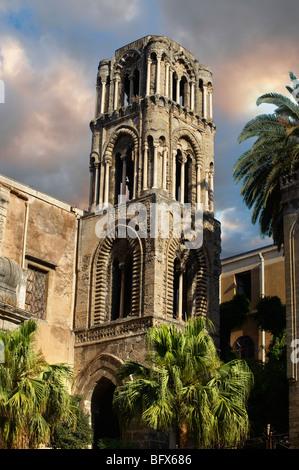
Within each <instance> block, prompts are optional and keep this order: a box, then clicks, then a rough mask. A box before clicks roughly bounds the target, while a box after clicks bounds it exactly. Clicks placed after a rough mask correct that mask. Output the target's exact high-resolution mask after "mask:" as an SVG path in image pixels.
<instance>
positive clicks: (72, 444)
mask: <svg viewBox="0 0 299 470" xmlns="http://www.w3.org/2000/svg"><path fill="white" fill-rule="evenodd" d="M81 399H82V397H81V396H80V395H74V396H72V406H73V409H74V413H75V415H76V422H75V425H73V424H72V423H69V422H68V421H64V422H61V423H60V424H59V425H58V426H56V427H55V429H54V432H53V434H52V436H51V446H52V447H53V448H54V449H87V448H88V447H89V446H90V445H92V443H93V431H92V428H91V427H90V424H89V416H88V414H86V413H85V412H84V411H83V409H82V407H81V406H80V401H81Z"/></svg>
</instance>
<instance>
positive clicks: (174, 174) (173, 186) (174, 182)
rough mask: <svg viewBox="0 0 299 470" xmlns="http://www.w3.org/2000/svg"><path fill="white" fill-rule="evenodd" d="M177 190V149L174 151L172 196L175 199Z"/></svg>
mask: <svg viewBox="0 0 299 470" xmlns="http://www.w3.org/2000/svg"><path fill="white" fill-rule="evenodd" d="M175 190H176V150H173V151H172V197H173V198H174V199H175Z"/></svg>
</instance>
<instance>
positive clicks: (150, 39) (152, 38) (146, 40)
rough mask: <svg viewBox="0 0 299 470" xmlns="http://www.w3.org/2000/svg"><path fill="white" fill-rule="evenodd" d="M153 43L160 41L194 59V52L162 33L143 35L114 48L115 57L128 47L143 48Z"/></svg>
mask: <svg viewBox="0 0 299 470" xmlns="http://www.w3.org/2000/svg"><path fill="white" fill-rule="evenodd" d="M155 43H162V44H164V46H167V47H171V48H173V49H177V50H178V51H182V52H184V53H185V54H186V55H188V56H189V57H190V58H191V59H193V60H194V54H192V52H190V51H188V50H187V49H186V48H185V47H183V46H181V45H180V44H179V43H177V42H176V41H174V40H173V39H171V38H169V37H168V36H162V35H147V36H143V37H142V38H139V39H136V40H135V41H133V42H131V43H129V44H127V45H125V46H122V47H120V48H119V49H116V51H115V57H116V58H117V57H120V56H121V55H122V54H123V53H124V52H125V51H126V50H129V49H143V48H145V47H146V46H148V45H150V44H155Z"/></svg>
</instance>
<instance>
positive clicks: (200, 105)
mask: <svg viewBox="0 0 299 470" xmlns="http://www.w3.org/2000/svg"><path fill="white" fill-rule="evenodd" d="M198 92H199V93H198V112H199V114H200V115H203V81H202V79H200V80H199V82H198Z"/></svg>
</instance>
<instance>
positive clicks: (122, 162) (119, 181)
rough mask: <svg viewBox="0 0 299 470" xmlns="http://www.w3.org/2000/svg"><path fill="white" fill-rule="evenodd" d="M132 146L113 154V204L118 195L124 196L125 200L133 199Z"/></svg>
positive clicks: (116, 202) (115, 202)
mask: <svg viewBox="0 0 299 470" xmlns="http://www.w3.org/2000/svg"><path fill="white" fill-rule="evenodd" d="M132 155H133V152H132V148H130V149H128V150H127V151H126V152H124V153H123V154H121V153H120V152H118V153H117V154H116V155H115V191H114V204H118V202H119V197H120V196H122V197H125V200H126V201H130V200H131V199H133V189H134V162H133V158H132Z"/></svg>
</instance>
